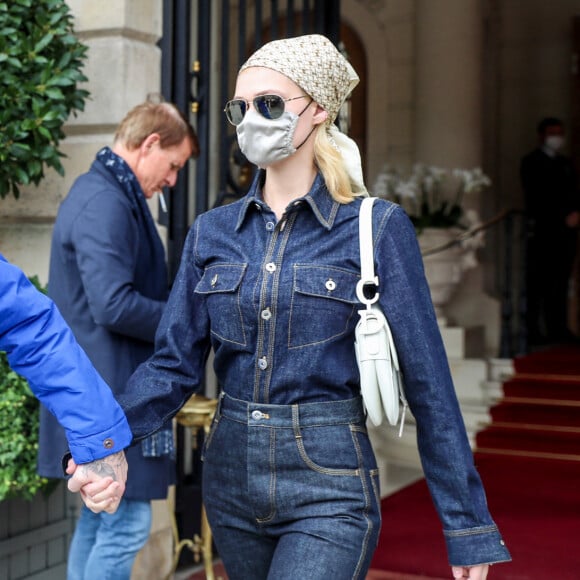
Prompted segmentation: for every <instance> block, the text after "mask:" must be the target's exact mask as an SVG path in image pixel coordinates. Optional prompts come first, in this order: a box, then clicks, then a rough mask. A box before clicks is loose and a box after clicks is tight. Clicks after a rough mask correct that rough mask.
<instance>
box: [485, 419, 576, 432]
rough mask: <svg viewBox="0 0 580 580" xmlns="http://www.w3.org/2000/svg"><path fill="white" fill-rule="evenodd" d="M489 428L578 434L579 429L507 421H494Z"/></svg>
mask: <svg viewBox="0 0 580 580" xmlns="http://www.w3.org/2000/svg"><path fill="white" fill-rule="evenodd" d="M488 426H490V427H508V428H511V429H528V430H529V431H555V432H563V433H580V427H567V426H560V425H544V424H538V423H512V422H509V421H494V422H493V423H489V425H488Z"/></svg>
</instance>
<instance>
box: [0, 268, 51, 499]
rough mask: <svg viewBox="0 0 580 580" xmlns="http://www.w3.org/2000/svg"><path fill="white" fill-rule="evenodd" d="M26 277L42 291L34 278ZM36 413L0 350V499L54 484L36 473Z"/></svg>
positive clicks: (37, 407) (27, 495) (24, 383)
mask: <svg viewBox="0 0 580 580" xmlns="http://www.w3.org/2000/svg"><path fill="white" fill-rule="evenodd" d="M30 280H31V282H33V283H34V285H35V286H36V287H37V288H38V289H39V290H41V291H43V292H44V291H45V289H44V288H42V287H41V285H40V284H39V283H38V279H37V278H36V277H33V278H31V279H30ZM39 414H40V403H39V402H38V399H37V398H36V397H35V396H34V395H33V394H32V391H31V390H30V387H29V386H28V382H27V381H26V379H24V378H23V377H21V376H20V375H18V374H17V373H15V372H14V371H13V370H12V369H11V368H10V366H9V365H8V360H7V358H6V353H4V352H0V501H2V500H4V499H9V498H15V497H18V498H23V499H32V498H33V497H34V496H35V495H36V494H37V493H38V492H39V491H44V492H47V493H48V492H50V491H52V489H53V488H54V487H55V486H56V484H57V483H58V480H49V479H46V478H44V477H40V476H39V475H38V474H37V472H36V461H37V455H38V425H39Z"/></svg>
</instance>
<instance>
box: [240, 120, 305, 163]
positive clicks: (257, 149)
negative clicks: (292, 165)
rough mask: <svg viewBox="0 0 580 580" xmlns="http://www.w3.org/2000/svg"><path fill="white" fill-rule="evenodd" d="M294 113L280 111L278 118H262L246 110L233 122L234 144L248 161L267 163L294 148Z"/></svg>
mask: <svg viewBox="0 0 580 580" xmlns="http://www.w3.org/2000/svg"><path fill="white" fill-rule="evenodd" d="M298 119H299V117H298V115H296V114H295V113H291V112H289V111H284V113H282V116H281V117H279V118H278V119H266V118H264V117H262V115H260V114H259V113H256V111H253V110H250V111H248V112H247V113H246V115H245V116H244V118H243V120H242V122H241V123H240V124H239V125H237V126H236V133H237V135H238V145H239V146H240V149H241V151H242V153H243V154H244V155H245V156H246V158H247V159H248V161H251V162H252V163H254V164H255V165H257V166H258V167H267V166H268V165H272V163H276V162H277V161H281V160H282V159H286V157H290V155H292V154H293V153H295V152H296V147H294V144H293V141H294V132H295V131H296V125H297V124H298Z"/></svg>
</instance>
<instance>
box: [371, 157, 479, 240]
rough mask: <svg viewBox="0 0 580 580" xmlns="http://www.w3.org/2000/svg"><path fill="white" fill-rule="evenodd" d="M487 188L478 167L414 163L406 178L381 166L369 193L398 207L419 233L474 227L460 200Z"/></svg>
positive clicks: (473, 217) (471, 213) (473, 216)
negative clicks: (429, 228)
mask: <svg viewBox="0 0 580 580" xmlns="http://www.w3.org/2000/svg"><path fill="white" fill-rule="evenodd" d="M450 182H451V183H450ZM489 186H491V179H490V178H489V177H488V176H487V175H485V174H484V173H483V171H482V170H481V169H480V168H479V167H477V168H475V169H452V170H448V169H443V168H441V167H435V166H429V165H424V164H421V163H417V164H415V165H414V166H413V168H412V170H411V172H409V173H407V174H404V173H401V172H400V171H398V170H397V169H395V168H392V167H390V166H389V165H385V167H384V168H383V171H382V172H381V173H380V174H379V175H378V177H377V180H376V182H375V185H374V191H373V193H374V195H376V196H377V197H382V198H385V199H389V200H391V201H394V202H395V203H398V204H399V205H401V206H402V207H403V209H404V210H405V211H406V212H407V214H408V215H409V217H410V219H411V221H412V222H413V224H414V226H415V228H416V230H417V232H418V233H420V232H421V231H422V230H423V229H424V228H427V227H433V228H449V227H458V228H461V229H465V230H467V229H472V228H473V227H475V226H476V225H477V224H478V218H477V213H476V212H474V211H465V209H464V207H463V205H462V204H463V198H464V196H465V194H469V193H475V192H479V191H481V190H482V189H485V188H486V187H489Z"/></svg>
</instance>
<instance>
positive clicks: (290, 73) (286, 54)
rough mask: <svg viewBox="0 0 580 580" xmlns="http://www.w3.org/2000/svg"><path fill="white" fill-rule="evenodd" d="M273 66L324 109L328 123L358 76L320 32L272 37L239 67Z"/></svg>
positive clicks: (331, 120)
mask: <svg viewBox="0 0 580 580" xmlns="http://www.w3.org/2000/svg"><path fill="white" fill-rule="evenodd" d="M251 66H263V67H266V68H270V69H272V70H275V71H277V72H279V73H282V74H283V75H285V76H287V77H288V78H289V79H290V80H292V81H294V82H295V83H296V84H297V85H298V86H299V87H300V88H302V89H303V90H304V91H305V92H306V93H308V94H309V95H310V96H311V97H312V98H313V99H314V100H315V101H316V102H317V103H318V104H319V105H320V106H321V107H323V108H324V109H325V110H326V112H327V113H328V117H329V120H328V122H329V123H332V122H333V121H334V120H335V119H336V117H337V115H338V111H339V110H340V107H341V106H342V103H343V102H344V101H345V99H346V98H347V97H348V95H349V94H350V93H351V91H352V89H354V87H355V86H356V85H357V84H358V82H359V78H358V75H357V74H356V72H355V71H354V69H353V68H352V66H351V65H350V63H349V62H348V61H347V60H346V58H344V56H342V54H340V52H339V51H338V50H337V48H336V47H335V46H334V44H332V42H330V40H328V38H326V37H325V36H322V35H320V34H308V35H305V36H297V37H295V38H284V39H282V40H273V41H272V42H268V44H265V45H264V46H262V48H260V49H258V50H257V51H256V52H255V53H254V54H253V55H252V56H251V57H250V58H249V59H248V60H247V61H246V62H245V63H244V64H243V65H242V67H241V69H240V72H241V71H243V70H244V69H246V68H248V67H251Z"/></svg>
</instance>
